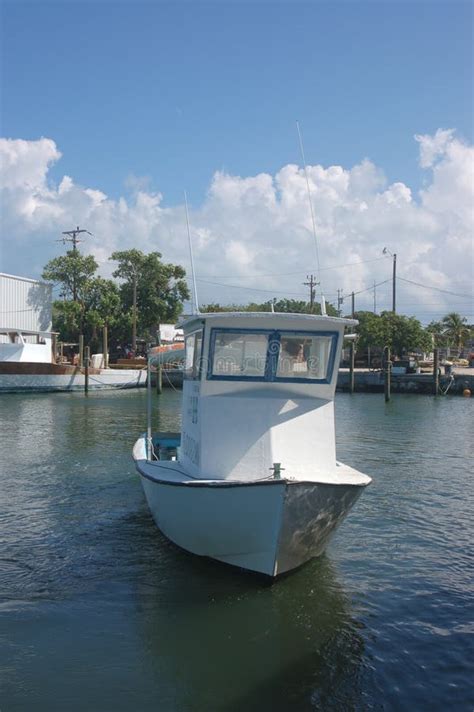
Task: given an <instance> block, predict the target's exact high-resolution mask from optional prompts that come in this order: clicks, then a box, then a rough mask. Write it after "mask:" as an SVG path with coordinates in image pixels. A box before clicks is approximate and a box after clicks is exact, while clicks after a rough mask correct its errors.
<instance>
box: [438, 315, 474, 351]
mask: <svg viewBox="0 0 474 712" xmlns="http://www.w3.org/2000/svg"><path fill="white" fill-rule="evenodd" d="M441 325H442V327H443V336H444V338H445V339H446V341H447V343H448V344H450V345H452V346H455V347H456V348H457V349H459V350H462V348H463V346H464V343H465V342H466V341H467V340H468V339H469V338H470V336H471V330H470V328H469V326H468V324H467V319H466V318H465V317H464V316H461V315H460V314H457V313H456V312H451V313H450V314H446V316H445V317H443V319H442V320H441Z"/></svg>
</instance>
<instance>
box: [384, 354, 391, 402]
mask: <svg viewBox="0 0 474 712" xmlns="http://www.w3.org/2000/svg"><path fill="white" fill-rule="evenodd" d="M391 373H392V362H391V361H390V347H389V346H386V347H385V349H384V388H383V390H384V395H385V402H386V403H388V401H389V400H390V385H391V383H390V379H391Z"/></svg>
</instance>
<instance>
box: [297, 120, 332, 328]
mask: <svg viewBox="0 0 474 712" xmlns="http://www.w3.org/2000/svg"><path fill="white" fill-rule="evenodd" d="M296 128H297V129H298V137H299V140H300V150H301V158H302V160H303V167H304V175H305V178H306V188H307V190H308V201H309V208H310V210H311V222H312V224H313V237H314V247H315V252H316V266H317V268H318V283H319V286H320V288H321V289H320V291H321V314H322V316H327V314H326V300H325V299H324V294H323V286H322V284H321V265H320V262H319V248H318V237H317V235H316V221H315V219H314V210H313V201H312V200H311V190H310V188H309V178H308V168H307V166H306V159H305V156H304V148H303V139H302V138H301V131H300V124H299V122H298V121H297V122H296Z"/></svg>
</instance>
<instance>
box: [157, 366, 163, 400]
mask: <svg viewBox="0 0 474 712" xmlns="http://www.w3.org/2000/svg"><path fill="white" fill-rule="evenodd" d="M155 378H156V392H157V393H158V394H160V393H162V392H163V367H162V365H161V363H160V364H158V365H157V366H156V371H155Z"/></svg>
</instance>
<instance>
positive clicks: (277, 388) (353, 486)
mask: <svg viewBox="0 0 474 712" xmlns="http://www.w3.org/2000/svg"><path fill="white" fill-rule="evenodd" d="M355 323H356V322H354V321H353V320H349V319H340V318H335V317H326V316H315V315H309V314H273V313H268V312H265V313H239V312H235V313H226V314H222V313H218V314H203V315H197V316H195V317H192V318H190V319H188V320H187V321H186V322H184V324H183V328H184V335H185V349H186V353H185V357H186V362H185V380H184V386H183V421H182V433H181V434H179V433H161V434H160V433H158V434H154V435H153V434H152V432H151V425H150V422H151V418H150V406H149V425H148V432H147V435H144V436H142V437H141V438H139V440H138V441H137V442H136V444H135V447H134V453H133V454H134V458H135V461H136V466H137V469H138V471H139V473H140V475H141V479H142V484H143V488H144V491H145V495H146V498H147V501H148V505H149V507H150V509H151V512H152V514H153V517H154V519H155V521H156V523H157V525H158V527H159V528H160V529H161V531H162V532H163V533H164V534H165V535H166V536H167V537H168V538H169V539H171V541H173V542H174V543H175V544H178V546H180V547H182V548H183V549H186V550H188V551H190V552H192V553H194V554H199V555H201V556H207V557H210V558H213V559H217V560H218V561H223V562H225V563H228V564H232V565H234V566H239V567H242V568H244V569H248V570H250V571H257V572H259V573H262V574H265V575H267V576H270V577H276V576H278V575H280V574H283V573H286V572H288V571H291V570H292V569H295V568H297V567H298V566H300V565H301V564H304V563H305V562H306V561H308V560H309V559H311V558H313V557H316V556H319V555H320V554H321V553H322V552H323V551H324V549H325V547H326V545H327V542H328V540H329V537H330V535H331V534H332V533H333V532H334V530H335V529H336V527H337V526H338V525H339V524H340V522H341V521H342V520H343V519H344V517H345V516H346V515H347V513H348V512H349V510H350V509H351V507H352V506H353V504H354V503H355V501H356V500H357V499H358V497H359V496H360V494H361V493H362V491H363V490H364V489H365V487H366V486H367V485H368V484H369V483H370V481H371V480H370V477H368V476H367V475H365V474H362V473H361V472H358V471H357V470H354V469H353V468H351V467H349V466H348V465H344V464H342V463H340V462H338V461H337V460H336V443H335V427H334V393H335V388H336V381H337V370H338V369H337V364H338V363H339V360H340V353H341V348H342V341H343V337H344V329H345V327H346V326H353V325H354V324H355Z"/></svg>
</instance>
